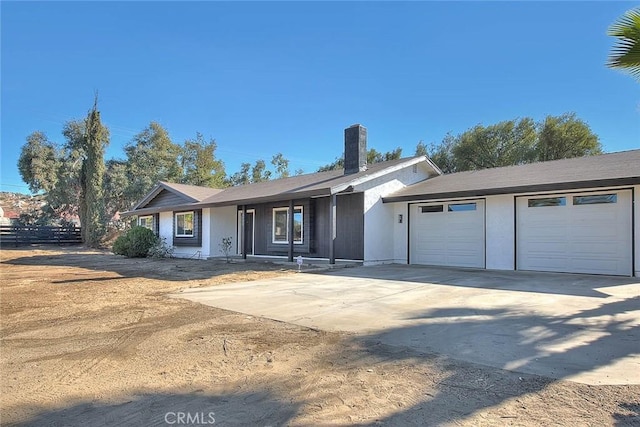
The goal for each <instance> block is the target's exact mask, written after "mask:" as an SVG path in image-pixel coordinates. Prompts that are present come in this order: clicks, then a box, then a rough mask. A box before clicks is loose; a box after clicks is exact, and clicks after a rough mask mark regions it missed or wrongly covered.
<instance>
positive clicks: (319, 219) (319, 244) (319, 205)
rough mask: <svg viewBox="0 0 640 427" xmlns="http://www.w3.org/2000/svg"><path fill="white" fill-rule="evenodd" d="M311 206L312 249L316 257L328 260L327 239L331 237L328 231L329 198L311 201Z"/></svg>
mask: <svg viewBox="0 0 640 427" xmlns="http://www.w3.org/2000/svg"><path fill="white" fill-rule="evenodd" d="M313 205H314V209H313V212H314V218H313V228H314V230H313V237H312V238H313V240H312V247H313V248H314V250H315V254H316V256H318V257H320V258H329V238H330V237H331V230H330V229H329V197H321V198H317V199H313Z"/></svg>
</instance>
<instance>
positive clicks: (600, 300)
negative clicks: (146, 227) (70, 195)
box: [173, 265, 640, 384]
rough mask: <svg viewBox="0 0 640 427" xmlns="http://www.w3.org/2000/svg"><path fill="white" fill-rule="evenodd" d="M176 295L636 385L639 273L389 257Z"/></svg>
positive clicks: (537, 370)
mask: <svg viewBox="0 0 640 427" xmlns="http://www.w3.org/2000/svg"><path fill="white" fill-rule="evenodd" d="M173 296H174V297H179V298H187V299H189V300H192V301H196V302H199V303H203V304H207V305H211V306H215V307H219V308H224V309H228V310H233V311H238V312H242V313H246V314H250V315H254V316H263V317H267V318H271V319H276V320H280V321H284V322H290V323H295V324H298V325H302V326H308V327H313V328H318V329H323V330H332V331H349V332H355V333H357V334H358V335H359V336H361V337H362V338H364V339H366V340H373V341H379V342H382V343H385V344H388V345H396V346H407V347H410V348H412V349H415V350H417V351H419V352H435V353H440V354H445V355H448V356H450V357H453V358H456V359H461V360H465V361H469V362H474V363H480V364H485V365H490V366H494V367H498V368H502V369H508V370H513V371H517V372H524V373H532V374H538V375H544V376H547V377H552V378H562V379H569V380H572V381H577V382H583V383H587V384H640V283H638V279H637V278H625V277H610V276H589V275H574V274H555V273H531V272H512V271H508V272H498V271H487V270H465V269H449V268H436V267H419V266H405V265H388V266H378V267H357V268H347V269H341V270H337V271H332V272H328V273H324V274H313V273H300V274H296V275H289V276H284V277H281V278H276V279H269V280H259V281H254V282H247V283H234V284H229V285H222V286H215V287H210V288H199V289H188V290H184V291H183V292H181V293H178V294H174V295H173Z"/></svg>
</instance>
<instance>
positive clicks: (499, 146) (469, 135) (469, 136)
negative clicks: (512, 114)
mask: <svg viewBox="0 0 640 427" xmlns="http://www.w3.org/2000/svg"><path fill="white" fill-rule="evenodd" d="M536 137H537V134H536V125H535V122H534V121H533V120H532V119H530V118H524V119H521V120H509V121H504V122H500V123H498V124H495V125H491V126H487V127H484V126H482V125H477V126H475V127H474V128H472V129H470V130H468V131H466V132H464V133H463V134H462V135H460V136H459V137H458V138H457V141H456V142H455V144H454V145H453V148H452V153H453V157H454V159H455V165H456V170H458V171H463V170H472V169H485V168H494V167H498V166H509V165H518V164H522V163H529V162H532V161H533V160H534V159H535V144H536Z"/></svg>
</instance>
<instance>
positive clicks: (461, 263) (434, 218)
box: [410, 200, 485, 268]
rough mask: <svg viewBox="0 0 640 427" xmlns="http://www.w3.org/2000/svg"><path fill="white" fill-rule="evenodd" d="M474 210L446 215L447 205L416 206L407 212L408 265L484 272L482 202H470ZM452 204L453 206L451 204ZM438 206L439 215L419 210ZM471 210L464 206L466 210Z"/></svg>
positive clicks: (450, 212) (447, 211)
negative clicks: (409, 242) (480, 269)
mask: <svg viewBox="0 0 640 427" xmlns="http://www.w3.org/2000/svg"><path fill="white" fill-rule="evenodd" d="M465 203H467V204H471V203H475V204H476V205H475V208H476V209H475V210H464V211H460V210H454V209H458V208H459V206H454V207H453V208H452V210H451V211H450V210H449V209H448V207H449V203H447V202H443V203H438V204H428V205H426V204H425V205H417V206H415V207H414V208H413V210H412V212H411V259H410V262H411V263H412V264H425V265H445V266H458V267H476V268H484V245H485V243H484V201H482V200H473V201H470V202H465ZM452 204H453V203H452ZM439 205H442V207H443V211H442V212H422V210H421V207H423V206H427V207H433V206H439ZM470 207H472V206H469V205H468V206H465V208H470Z"/></svg>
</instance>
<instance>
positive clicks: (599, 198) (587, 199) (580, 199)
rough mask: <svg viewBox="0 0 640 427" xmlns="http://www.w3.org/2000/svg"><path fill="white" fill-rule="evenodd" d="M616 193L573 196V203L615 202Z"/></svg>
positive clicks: (598, 203)
mask: <svg viewBox="0 0 640 427" xmlns="http://www.w3.org/2000/svg"><path fill="white" fill-rule="evenodd" d="M617 202H618V195H617V194H592V195H589V196H575V197H574V198H573V204H574V205H600V204H603V203H617Z"/></svg>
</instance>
